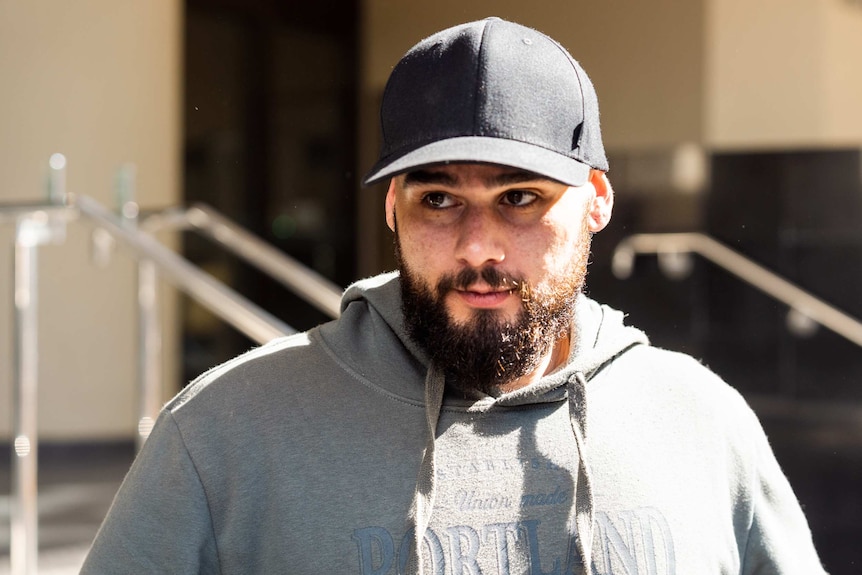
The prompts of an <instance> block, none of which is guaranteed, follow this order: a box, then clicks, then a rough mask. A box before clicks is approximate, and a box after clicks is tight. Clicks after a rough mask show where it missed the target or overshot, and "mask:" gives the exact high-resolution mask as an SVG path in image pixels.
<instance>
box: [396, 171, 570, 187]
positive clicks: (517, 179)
mask: <svg viewBox="0 0 862 575" xmlns="http://www.w3.org/2000/svg"><path fill="white" fill-rule="evenodd" d="M536 181H541V182H554V181H556V180H552V179H551V178H548V177H545V176H540V175H539V174H535V173H533V172H528V171H526V170H516V171H513V172H505V173H502V174H495V175H494V176H492V177H490V178H485V179H484V181H483V183H484V184H485V185H486V186H487V187H498V186H509V185H512V184H522V183H524V182H536ZM422 184H425V185H428V184H431V185H435V184H436V185H442V186H450V187H452V186H456V185H457V184H458V178H457V177H455V176H453V175H451V174H449V173H447V172H436V171H431V170H414V171H412V172H407V173H406V174H405V175H404V186H405V187H407V186H411V185H422Z"/></svg>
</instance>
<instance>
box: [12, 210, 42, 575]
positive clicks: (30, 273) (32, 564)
mask: <svg viewBox="0 0 862 575" xmlns="http://www.w3.org/2000/svg"><path fill="white" fill-rule="evenodd" d="M28 228H32V220H23V221H21V222H19V224H18V227H17V231H16V237H15V264H14V265H15V272H14V273H15V391H14V396H15V397H14V410H15V414H14V424H13V425H14V435H15V449H14V452H13V453H12V500H13V503H12V510H11V511H12V513H11V533H10V549H9V551H10V558H11V560H12V573H13V575H34V574H35V573H36V565H37V559H38V552H39V549H38V533H39V531H38V530H39V512H38V506H37V477H38V459H37V458H38V440H37V421H36V417H37V410H36V391H37V387H38V368H39V350H38V347H39V334H38V325H37V324H38V309H37V306H38V299H39V298H38V283H39V282H38V270H37V267H38V257H37V245H38V242H36V241H33V239H34V238H33V237H32V234H31V233H30V232H29V230H28Z"/></svg>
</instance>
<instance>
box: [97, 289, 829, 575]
mask: <svg viewBox="0 0 862 575" xmlns="http://www.w3.org/2000/svg"><path fill="white" fill-rule="evenodd" d="M342 308H343V309H342V315H341V318H340V319H338V320H336V321H333V322H330V323H327V324H324V325H322V326H320V327H319V328H315V329H313V330H311V331H309V332H307V333H304V334H299V335H296V336H291V337H288V338H283V339H279V340H276V341H273V342H272V343H270V344H268V345H265V346H262V347H260V348H258V349H256V350H253V351H251V352H249V353H247V354H245V355H243V356H241V357H238V358H236V359H235V360H233V361H231V362H228V363H226V364H224V365H222V366H219V367H217V368H215V369H213V370H211V371H209V372H208V373H206V374H204V375H203V376H201V377H200V378H199V379H198V380H196V381H195V382H193V383H192V384H191V385H190V386H188V387H187V388H186V389H185V390H183V391H182V392H181V393H180V394H179V395H178V396H177V397H175V398H174V399H173V400H172V401H171V402H169V403H168V404H167V405H166V406H165V408H164V409H163V411H162V413H161V415H160V417H159V420H158V421H157V423H156V426H155V428H154V429H153V432H152V434H151V436H150V438H149V439H148V440H147V442H146V444H145V446H144V448H143V450H142V451H141V453H140V454H139V456H138V458H137V459H136V461H135V463H134V465H133V466H132V468H131V470H130V472H129V474H128V476H127V477H126V480H125V481H124V483H123V486H122V487H121V489H120V491H119V492H118V494H117V497H116V499H115V501H114V503H113V506H112V507H111V510H110V512H109V514H108V516H107V518H106V519H105V522H104V524H103V525H102V528H101V529H100V531H99V534H98V536H97V537H96V540H95V542H94V544H93V548H92V549H91V551H90V554H89V556H88V557H87V560H86V563H85V565H84V568H83V571H82V572H83V573H221V574H234V573H243V574H246V573H356V574H362V575H372V574H373V575H388V574H393V575H394V574H400V573H415V572H421V573H424V574H431V573H433V574H441V575H442V574H447V575H448V574H453V575H455V574H457V575H461V574H467V573H469V574H473V575H478V574H480V573H483V574H500V575H503V574H505V575H508V574H514V573H529V574H532V575H542V574H557V575H563V574H568V573H571V574H577V573H582V572H584V571H587V572H591V573H595V574H614V575H622V574H627V575H630V574H635V573H637V574H649V575H673V574H680V575H682V574H686V575H689V574H712V573H715V574H719V573H721V574H727V573H745V574H755V573H757V574H768V573H786V574H800V575H803V574H804V575H816V574H818V573H823V570H822V568H821V567H820V563H819V561H818V559H817V555H816V553H815V551H814V548H813V545H812V542H811V535H810V532H809V529H808V526H807V524H806V521H805V518H804V517H803V514H802V511H801V509H800V507H799V504H798V503H797V500H796V498H795V496H794V494H793V492H792V491H791V488H790V486H789V484H788V483H787V480H786V479H785V477H784V475H783V473H782V472H781V470H780V469H779V467H778V465H777V463H776V461H775V458H774V456H773V454H772V451H771V449H770V448H769V445H768V443H767V441H766V437H765V436H764V434H763V431H762V430H761V427H760V425H759V423H758V421H757V419H756V418H755V416H754V414H753V413H752V412H751V410H750V409H749V408H748V406H747V405H746V404H745V402H744V401H743V399H742V398H741V397H740V396H739V395H738V394H737V393H736V392H735V391H734V390H733V389H732V388H730V387H729V386H727V385H726V384H725V383H723V382H722V381H721V380H720V379H719V378H718V377H716V376H715V375H714V374H712V373H711V372H710V371H708V370H707V369H705V368H704V367H702V366H701V365H700V364H699V363H697V362H696V361H694V360H693V359H691V358H689V357H688V356H684V355H680V354H676V353H672V352H668V351H664V350H659V349H656V348H654V347H651V346H650V345H649V344H648V342H647V339H646V337H645V336H644V335H643V334H642V333H641V332H640V331H638V330H636V329H634V328H631V327H626V326H624V325H623V316H622V314H621V313H619V312H617V311H614V310H612V309H610V308H608V307H606V306H600V305H599V304H597V303H595V302H593V301H591V300H589V299H588V298H586V297H582V298H581V299H580V301H579V304H578V310H577V340H576V341H577V344H576V346H575V349H574V350H573V352H572V353H571V355H570V358H569V361H568V362H567V364H566V365H565V366H564V367H562V368H561V369H559V370H557V371H556V372H555V373H552V374H549V375H547V376H545V377H544V378H542V379H541V380H540V381H538V382H537V383H535V384H533V385H531V386H528V387H526V388H523V389H521V390H518V391H515V392H511V393H507V394H503V395H501V396H499V397H490V396H484V397H477V398H471V399H464V398H463V397H459V396H457V395H455V394H451V393H450V392H449V391H448V390H447V389H446V388H445V386H444V382H443V378H442V377H441V376H440V374H439V372H437V370H435V369H429V368H428V365H427V360H426V357H425V355H424V353H423V352H422V351H421V349H419V348H417V347H416V346H415V345H414V344H413V343H412V342H411V341H410V340H409V339H408V338H407V337H406V335H405V330H404V326H403V323H402V321H403V320H402V316H401V311H400V296H399V288H398V280H397V276H395V275H394V274H389V275H384V276H379V277H376V278H371V279H370V280H365V281H363V282H359V283H358V284H356V285H354V286H352V287H351V288H349V289H348V290H347V292H346V293H345V296H344V301H343V306H342ZM417 533H421V534H424V536H422V537H417V535H416V534H417ZM417 540H419V541H421V545H420V548H421V549H422V553H420V554H419V555H418V556H417V555H416V553H415V552H414V549H415V548H416V544H417ZM417 558H418V559H417ZM584 565H589V566H590V567H588V568H586V569H585V567H584Z"/></svg>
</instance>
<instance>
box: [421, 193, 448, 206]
mask: <svg viewBox="0 0 862 575" xmlns="http://www.w3.org/2000/svg"><path fill="white" fill-rule="evenodd" d="M422 203H423V204H425V205H427V206H428V207H431V208H434V209H437V210H441V209H443V208H450V207H452V206H454V205H455V200H454V199H453V198H452V196H450V195H449V194H447V193H444V192H430V193H428V194H425V195H424V196H422Z"/></svg>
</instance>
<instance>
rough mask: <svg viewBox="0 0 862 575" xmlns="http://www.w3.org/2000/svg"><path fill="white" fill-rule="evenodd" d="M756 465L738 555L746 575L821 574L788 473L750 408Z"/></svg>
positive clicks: (808, 531) (750, 427)
mask: <svg viewBox="0 0 862 575" xmlns="http://www.w3.org/2000/svg"><path fill="white" fill-rule="evenodd" d="M748 415H749V422H748V423H749V426H748V428H749V429H751V433H750V434H749V437H750V440H751V441H752V443H753V444H754V445H753V452H754V469H753V471H754V472H753V474H752V476H751V484H750V486H749V494H748V496H749V497H750V498H751V504H752V506H751V509H752V516H751V517H750V525H749V528H748V539H747V541H746V545H745V552H744V556H743V557H742V573H743V574H745V575H779V574H781V575H818V574H825V573H826V572H825V571H824V570H823V566H822V565H821V563H820V560H819V558H818V556H817V552H816V550H815V548H814V543H813V541H812V538H811V530H810V529H809V527H808V522H807V520H806V519H805V516H804V514H803V511H802V508H801V507H800V505H799V501H798V500H797V498H796V495H795V493H794V492H793V489H792V488H791V486H790V483H789V482H788V480H787V477H786V476H785V475H784V472H783V471H782V470H781V468H780V467H779V465H778V462H777V461H776V459H775V455H774V454H773V452H772V448H771V447H770V445H769V442H768V440H767V438H766V434H765V433H764V432H763V428H762V427H761V425H760V422H759V421H758V420H757V418H756V416H755V415H754V413H753V412H750V410H748Z"/></svg>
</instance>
